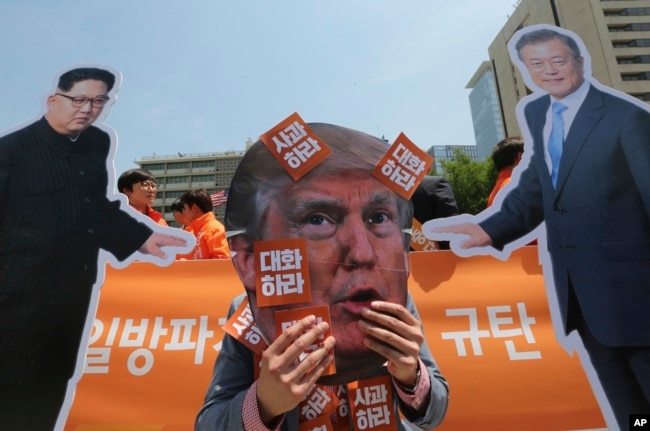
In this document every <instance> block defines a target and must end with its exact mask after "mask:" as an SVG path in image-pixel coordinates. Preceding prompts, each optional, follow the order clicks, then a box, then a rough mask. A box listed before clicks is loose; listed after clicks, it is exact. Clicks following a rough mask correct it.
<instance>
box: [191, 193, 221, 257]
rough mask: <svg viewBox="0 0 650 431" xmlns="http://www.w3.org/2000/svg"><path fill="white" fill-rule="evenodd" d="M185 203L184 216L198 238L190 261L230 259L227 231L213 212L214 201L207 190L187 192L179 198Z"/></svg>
mask: <svg viewBox="0 0 650 431" xmlns="http://www.w3.org/2000/svg"><path fill="white" fill-rule="evenodd" d="M179 199H180V201H181V202H182V203H183V215H185V217H187V220H188V221H189V223H190V225H189V229H190V230H191V231H192V233H194V236H195V237H196V247H195V248H194V251H193V252H191V253H189V255H188V256H187V258H188V259H189V260H196V259H230V250H229V249H228V241H227V240H226V229H225V228H224V227H223V224H221V222H219V220H217V218H216V217H215V216H214V213H213V212H212V209H213V207H212V200H211V199H210V194H209V193H208V192H207V191H206V190H205V189H196V190H190V191H188V192H185V193H183V194H182V195H181V197H180V198H179Z"/></svg>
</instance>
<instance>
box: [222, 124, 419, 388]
mask: <svg viewBox="0 0 650 431" xmlns="http://www.w3.org/2000/svg"><path fill="white" fill-rule="evenodd" d="M310 126H311V127H313V129H314V133H316V134H317V136H318V137H319V138H320V139H322V140H323V142H325V144H327V145H328V146H329V147H330V149H331V150H332V154H331V155H330V156H329V157H328V158H326V159H325V160H324V161H323V162H321V164H319V165H318V166H317V167H316V168H314V169H313V170H312V171H310V172H309V173H307V174H306V175H305V176H304V177H302V178H300V179H299V180H297V181H294V180H293V179H291V177H290V176H289V175H288V174H287V172H286V171H284V169H283V168H282V167H281V166H280V164H279V163H278V162H277V161H276V160H275V159H274V158H273V156H272V155H271V153H270V152H269V151H268V150H267V149H266V148H264V146H263V145H261V142H258V143H257V144H256V145H254V146H253V147H252V148H251V149H250V150H249V151H248V152H247V154H246V156H245V157H244V159H243V160H242V162H241V163H240V165H239V167H238V171H237V173H236V174H235V176H234V178H233V181H232V183H231V188H230V195H229V199H228V204H227V205H228V207H227V208H226V218H225V220H226V227H227V230H229V231H231V232H242V233H241V234H238V235H233V236H232V237H231V239H230V244H231V250H235V251H236V253H235V256H234V257H233V263H234V265H235V269H236V270H237V272H238V274H239V276H240V279H241V280H242V282H243V284H244V287H245V288H246V291H247V293H248V298H249V302H250V306H251V310H252V312H253V316H254V318H255V323H256V324H257V326H258V327H259V328H260V329H261V330H262V332H263V333H264V335H265V337H266V339H267V341H269V342H273V340H274V339H275V336H276V332H275V331H276V329H275V328H276V325H275V312H276V311H277V310H284V309H290V308H303V307H310V306H322V305H326V306H328V307H329V316H330V321H331V325H332V327H331V331H332V335H333V336H334V338H335V339H336V345H335V347H334V355H335V363H336V374H335V375H333V376H323V377H321V379H320V380H319V383H321V384H342V383H347V382H350V381H354V380H358V379H361V378H364V377H367V376H369V375H371V374H372V373H376V372H377V371H378V370H379V369H380V367H381V366H382V365H383V364H384V363H385V362H386V359H385V358H384V357H381V356H380V355H378V354H377V353H375V352H374V351H371V350H370V349H368V348H367V347H366V346H365V345H364V338H365V335H364V333H363V332H362V331H361V329H360V327H359V322H360V321H361V320H362V317H361V312H362V310H363V309H365V308H369V307H370V303H371V302H372V301H375V300H379V301H388V302H394V303H399V304H401V305H404V304H405V303H406V297H407V280H408V276H409V261H408V248H407V247H408V244H405V236H404V233H403V229H405V228H409V227H410V226H411V221H412V209H411V207H410V204H409V201H408V200H405V199H403V198H401V197H399V195H398V194H397V193H395V192H394V191H392V190H391V189H389V188H388V187H387V186H386V185H384V184H382V183H381V182H380V181H378V180H377V179H375V178H374V177H373V176H372V170H373V168H374V167H375V166H376V164H377V163H378V162H379V160H380V159H381V157H382V156H383V155H384V154H385V153H386V151H388V148H389V147H388V145H387V144H386V142H384V141H382V140H380V139H378V138H375V137H373V136H370V135H367V134H365V133H362V132H358V131H355V130H351V129H346V128H343V127H339V126H334V125H327V124H318V123H317V124H312V125H310ZM295 238H303V239H304V240H305V241H306V250H307V260H308V266H309V279H310V286H311V302H309V303H298V304H284V305H278V306H268V307H260V306H258V302H257V298H256V291H255V283H256V278H255V277H256V275H255V262H254V254H253V253H252V246H253V243H254V241H259V240H264V241H269V240H284V239H295Z"/></svg>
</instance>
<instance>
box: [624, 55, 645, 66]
mask: <svg viewBox="0 0 650 431" xmlns="http://www.w3.org/2000/svg"><path fill="white" fill-rule="evenodd" d="M616 61H617V62H618V64H648V63H650V55H637V56H636V57H625V58H617V59H616Z"/></svg>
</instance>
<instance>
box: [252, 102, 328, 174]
mask: <svg viewBox="0 0 650 431" xmlns="http://www.w3.org/2000/svg"><path fill="white" fill-rule="evenodd" d="M260 140H261V141H262V142H263V143H264V145H265V146H266V148H268V149H269V151H270V152H271V153H272V154H273V156H274V157H275V158H276V159H277V160H278V162H280V164H281V165H282V167H283V168H284V169H285V170H286V171H287V173H288V174H289V175H291V178H293V180H294V181H297V180H299V179H300V178H302V177H303V176H304V175H305V174H306V173H307V172H309V171H310V170H312V169H313V168H314V167H316V166H317V165H318V164H319V163H320V162H321V161H323V160H324V159H325V158H326V157H327V156H329V155H330V154H331V153H332V150H331V149H330V148H329V147H328V146H327V145H326V144H325V143H324V142H323V141H322V140H321V139H320V138H319V137H318V136H317V135H316V134H315V133H314V132H313V131H312V130H311V129H310V128H309V126H307V124H306V123H305V122H304V121H303V120H302V118H300V115H298V113H296V112H294V113H293V114H291V115H290V116H289V117H287V118H286V119H284V120H283V121H282V122H280V124H278V125H277V126H275V127H274V128H272V129H271V130H269V131H268V132H266V133H264V134H263V135H261V136H260Z"/></svg>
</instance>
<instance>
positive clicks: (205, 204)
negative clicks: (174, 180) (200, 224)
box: [178, 189, 213, 214]
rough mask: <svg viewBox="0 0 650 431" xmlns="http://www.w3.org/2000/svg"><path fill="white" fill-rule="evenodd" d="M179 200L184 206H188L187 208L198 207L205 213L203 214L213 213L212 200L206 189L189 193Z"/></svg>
mask: <svg viewBox="0 0 650 431" xmlns="http://www.w3.org/2000/svg"><path fill="white" fill-rule="evenodd" d="M178 199H179V200H180V201H181V202H183V203H184V204H187V206H192V205H196V206H197V207H199V208H200V209H201V211H203V214H205V213H207V212H210V211H212V208H213V206H212V199H210V195H209V194H208V191H207V190H206V189H196V190H190V191H187V192H185V193H183V194H182V195H181V197H180V198H178Z"/></svg>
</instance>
